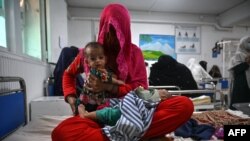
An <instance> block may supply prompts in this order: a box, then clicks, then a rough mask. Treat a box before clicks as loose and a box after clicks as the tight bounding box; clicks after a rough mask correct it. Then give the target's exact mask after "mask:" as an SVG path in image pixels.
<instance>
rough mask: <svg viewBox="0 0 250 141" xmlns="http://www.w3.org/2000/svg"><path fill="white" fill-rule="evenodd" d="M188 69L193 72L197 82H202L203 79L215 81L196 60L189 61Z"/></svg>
mask: <svg viewBox="0 0 250 141" xmlns="http://www.w3.org/2000/svg"><path fill="white" fill-rule="evenodd" d="M187 67H188V68H189V69H190V70H191V72H192V75H193V77H194V79H195V81H196V82H200V81H201V80H202V79H213V78H212V77H211V76H210V75H209V74H208V73H207V71H206V70H204V69H203V68H202V67H201V65H200V64H199V63H198V62H197V61H196V59H195V58H190V59H189V60H188V62H187Z"/></svg>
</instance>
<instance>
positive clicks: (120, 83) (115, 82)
mask: <svg viewBox="0 0 250 141" xmlns="http://www.w3.org/2000/svg"><path fill="white" fill-rule="evenodd" d="M112 84H117V85H123V84H125V83H124V82H123V81H121V80H118V79H116V78H115V77H112Z"/></svg>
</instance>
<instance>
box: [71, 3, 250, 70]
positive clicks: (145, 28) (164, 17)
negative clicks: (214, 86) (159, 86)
mask: <svg viewBox="0 0 250 141" xmlns="http://www.w3.org/2000/svg"><path fill="white" fill-rule="evenodd" d="M69 12H70V15H71V20H74V24H70V25H69V30H71V31H69V34H68V36H69V42H70V43H71V44H74V43H79V41H77V40H79V38H80V37H79V36H82V37H84V39H83V42H87V41H86V39H88V38H86V36H89V38H91V36H94V35H93V34H96V33H98V25H96V24H98V19H99V14H100V12H101V10H99V9H97V10H93V9H91V10H88V9H81V8H70V9H69ZM130 13H131V19H132V20H131V21H132V24H131V30H132V42H133V43H135V44H136V45H139V34H142V33H148V34H165V35H175V25H179V24H181V25H197V26H201V53H200V54H177V61H179V62H181V63H183V64H186V62H187V61H188V59H189V58H191V57H192V58H196V59H197V61H200V60H205V61H207V62H208V64H207V65H208V66H207V70H208V71H209V70H210V68H211V66H212V65H214V64H216V65H218V66H220V69H221V71H222V55H218V57H217V58H212V48H213V47H214V46H215V43H216V42H217V41H220V40H222V39H240V38H241V37H243V36H245V35H250V29H248V28H245V27H234V28H224V27H220V26H219V25H218V24H217V22H216V17H213V16H209V15H205V16H203V17H200V16H199V15H190V14H171V13H156V12H151V13H145V12H135V11H132V12H130ZM87 21H95V23H94V31H92V33H91V32H89V33H82V30H83V28H85V30H86V31H89V30H88V29H90V28H92V29H93V27H92V25H87V24H86V22H87ZM69 23H72V21H70V22H69ZM77 23H78V24H77ZM79 32H81V33H79ZM84 34H85V35H84ZM151 63H152V62H150V64H151Z"/></svg>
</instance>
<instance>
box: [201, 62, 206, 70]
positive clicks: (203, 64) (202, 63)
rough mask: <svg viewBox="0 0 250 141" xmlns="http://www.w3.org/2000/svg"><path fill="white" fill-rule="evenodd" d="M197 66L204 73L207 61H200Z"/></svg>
mask: <svg viewBox="0 0 250 141" xmlns="http://www.w3.org/2000/svg"><path fill="white" fill-rule="evenodd" d="M199 64H200V65H201V67H202V68H203V69H204V70H205V71H207V61H200V62H199Z"/></svg>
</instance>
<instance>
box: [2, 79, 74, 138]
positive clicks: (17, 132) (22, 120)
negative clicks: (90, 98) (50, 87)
mask: <svg viewBox="0 0 250 141" xmlns="http://www.w3.org/2000/svg"><path fill="white" fill-rule="evenodd" d="M26 109H27V107H26V85H25V81H24V80H23V79H22V78H20V77H0V117H1V120H0V140H3V141H34V140H35V141H51V131H52V130H53V129H54V127H55V126H56V125H58V123H59V122H61V121H62V120H64V119H66V118H68V117H69V116H51V115H43V116H39V117H37V118H34V119H32V121H29V122H28V117H27V110H26Z"/></svg>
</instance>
